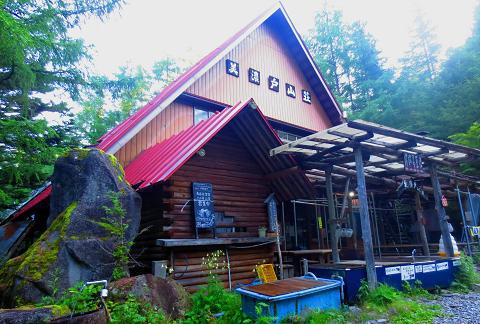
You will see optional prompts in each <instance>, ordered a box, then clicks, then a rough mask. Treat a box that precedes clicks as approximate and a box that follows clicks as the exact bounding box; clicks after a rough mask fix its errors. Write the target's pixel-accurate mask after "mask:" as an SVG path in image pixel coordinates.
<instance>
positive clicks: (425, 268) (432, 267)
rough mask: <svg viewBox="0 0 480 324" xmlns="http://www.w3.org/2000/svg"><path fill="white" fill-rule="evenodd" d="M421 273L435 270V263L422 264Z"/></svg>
mask: <svg viewBox="0 0 480 324" xmlns="http://www.w3.org/2000/svg"><path fill="white" fill-rule="evenodd" d="M422 270H423V273H427V272H434V271H435V264H425V265H424V266H423V269H422Z"/></svg>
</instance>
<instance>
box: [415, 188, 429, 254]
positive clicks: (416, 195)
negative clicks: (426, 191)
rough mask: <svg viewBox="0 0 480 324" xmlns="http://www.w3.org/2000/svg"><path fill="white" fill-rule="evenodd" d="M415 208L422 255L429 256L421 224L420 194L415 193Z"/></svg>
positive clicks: (425, 236)
mask: <svg viewBox="0 0 480 324" xmlns="http://www.w3.org/2000/svg"><path fill="white" fill-rule="evenodd" d="M415 206H416V210H417V222H418V230H419V231H420V239H421V240H422V246H423V255H425V256H428V257H429V256H430V249H429V248H428V239H427V232H426V231H425V225H424V224H423V208H422V202H421V201H420V193H418V191H416V192H415Z"/></svg>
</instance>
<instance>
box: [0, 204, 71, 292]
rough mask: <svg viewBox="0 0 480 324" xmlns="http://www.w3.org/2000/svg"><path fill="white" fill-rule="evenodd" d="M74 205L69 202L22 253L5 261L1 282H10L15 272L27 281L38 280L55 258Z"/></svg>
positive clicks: (1, 272) (0, 277)
mask: <svg viewBox="0 0 480 324" xmlns="http://www.w3.org/2000/svg"><path fill="white" fill-rule="evenodd" d="M76 207H77V202H73V203H72V204H70V206H68V207H67V208H66V209H65V211H64V212H63V213H61V214H60V215H58V216H57V218H56V219H55V220H54V221H53V223H52V224H51V225H50V227H49V228H48V229H47V230H46V231H45V232H44V233H43V234H42V235H41V236H40V238H39V239H38V240H37V241H36V242H35V243H34V244H32V246H30V248H29V249H28V250H27V251H26V252H25V253H24V254H23V255H21V256H19V257H17V258H14V259H10V260H8V261H7V263H6V264H5V266H4V267H3V268H2V269H1V270H0V280H1V282H4V283H6V284H11V283H12V282H13V279H14V276H15V274H17V273H19V274H21V275H22V277H25V278H26V279H27V280H29V281H38V280H40V279H41V278H42V277H43V276H44V275H45V273H46V272H47V271H48V269H49V267H50V266H51V265H52V264H53V263H54V262H55V261H56V259H57V256H58V250H59V247H60V242H61V241H62V240H63V238H64V237H65V232H66V230H67V227H68V224H70V217H71V215H72V212H73V211H74V210H75V208H76Z"/></svg>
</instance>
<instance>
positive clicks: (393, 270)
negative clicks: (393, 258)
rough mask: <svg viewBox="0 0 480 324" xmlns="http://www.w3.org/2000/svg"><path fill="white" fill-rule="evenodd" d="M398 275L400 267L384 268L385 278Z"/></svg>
mask: <svg viewBox="0 0 480 324" xmlns="http://www.w3.org/2000/svg"><path fill="white" fill-rule="evenodd" d="M399 273H400V267H389V268H385V274H386V275H387V276H390V275H394V274H399Z"/></svg>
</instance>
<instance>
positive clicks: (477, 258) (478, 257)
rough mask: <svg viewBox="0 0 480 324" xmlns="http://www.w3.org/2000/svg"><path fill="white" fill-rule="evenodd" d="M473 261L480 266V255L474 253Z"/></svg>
mask: <svg viewBox="0 0 480 324" xmlns="http://www.w3.org/2000/svg"><path fill="white" fill-rule="evenodd" d="M472 261H473V263H474V264H476V265H480V253H473V255H472Z"/></svg>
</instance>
